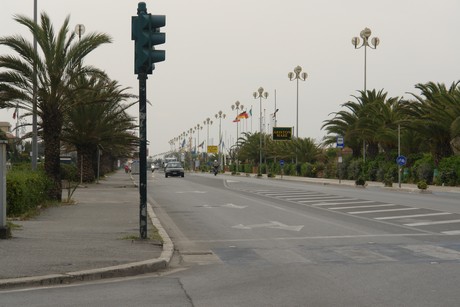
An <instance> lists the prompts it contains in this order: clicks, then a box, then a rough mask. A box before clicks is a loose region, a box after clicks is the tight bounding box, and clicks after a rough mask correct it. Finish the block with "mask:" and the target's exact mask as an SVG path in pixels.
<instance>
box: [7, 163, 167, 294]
mask: <svg viewBox="0 0 460 307" xmlns="http://www.w3.org/2000/svg"><path fill="white" fill-rule="evenodd" d="M66 196H67V190H65V189H64V190H63V198H65V197H66ZM72 198H73V199H74V200H75V201H76V204H73V205H63V206H60V207H55V208H48V209H46V210H44V211H43V212H42V213H41V214H40V215H39V216H37V217H35V218H32V219H31V220H28V221H14V224H16V225H20V226H21V228H19V229H13V231H12V233H13V238H12V239H10V240H0V289H2V288H8V287H14V286H36V285H47V284H60V283H69V282H72V281H81V280H93V279H100V278H107V277H116V276H128V275H135V274H139V273H146V272H152V271H156V270H158V269H162V268H165V267H166V266H167V264H168V263H169V261H170V259H171V257H172V251H173V247H172V243H171V240H170V239H169V237H168V236H167V234H166V233H165V232H164V230H163V228H162V227H161V224H160V223H159V221H158V219H157V218H156V217H155V216H154V213H153V210H152V209H151V207H150V206H148V207H149V208H148V209H149V210H148V211H149V217H150V219H149V220H150V222H151V223H149V225H148V228H149V227H150V229H151V227H152V223H153V224H154V225H155V227H156V228H157V229H159V231H160V234H161V236H162V238H163V240H165V244H163V247H162V246H161V245H159V244H158V242H153V241H145V242H144V241H139V240H132V239H130V238H132V237H138V236H139V190H138V188H137V187H136V186H135V185H134V183H133V181H132V179H131V177H130V176H129V175H128V174H126V173H125V172H124V171H123V170H120V171H117V172H115V173H113V174H111V175H109V176H108V177H107V178H105V179H103V180H100V181H99V184H96V183H94V184H90V185H87V187H81V188H78V189H77V190H76V191H75V193H74V195H73V197H72Z"/></svg>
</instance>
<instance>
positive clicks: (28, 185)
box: [6, 169, 51, 216]
mask: <svg viewBox="0 0 460 307" xmlns="http://www.w3.org/2000/svg"><path fill="white" fill-rule="evenodd" d="M49 188H51V181H50V180H49V178H48V177H47V176H46V175H45V173H44V172H43V171H40V170H37V171H30V170H25V169H13V170H11V171H9V172H8V173H7V176H6V191H7V193H6V202H7V207H6V210H7V215H8V216H20V215H22V214H25V213H27V212H28V211H30V210H35V209H36V208H37V207H38V206H40V205H41V204H43V202H45V201H46V200H47V199H48V196H47V195H48V193H47V191H48V190H49Z"/></svg>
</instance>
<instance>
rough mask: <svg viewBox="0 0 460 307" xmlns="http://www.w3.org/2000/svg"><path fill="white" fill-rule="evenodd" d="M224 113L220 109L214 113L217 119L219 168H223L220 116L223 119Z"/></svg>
mask: <svg viewBox="0 0 460 307" xmlns="http://www.w3.org/2000/svg"><path fill="white" fill-rule="evenodd" d="M225 116H226V115H225V114H224V112H222V111H219V112H217V114H216V115H215V117H216V119H219V151H218V156H219V165H220V170H221V171H222V170H223V159H222V132H221V128H222V118H224V119H225Z"/></svg>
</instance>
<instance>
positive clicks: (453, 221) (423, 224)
mask: <svg viewBox="0 0 460 307" xmlns="http://www.w3.org/2000/svg"><path fill="white" fill-rule="evenodd" d="M454 223H460V220H448V221H434V222H420V223H410V224H404V225H405V226H427V225H440V224H454Z"/></svg>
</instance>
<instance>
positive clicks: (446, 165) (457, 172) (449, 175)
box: [439, 156, 460, 186]
mask: <svg viewBox="0 0 460 307" xmlns="http://www.w3.org/2000/svg"><path fill="white" fill-rule="evenodd" d="M439 180H440V182H441V184H445V185H449V186H456V185H458V184H460V156H452V157H448V158H444V159H442V160H441V161H440V162H439Z"/></svg>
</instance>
